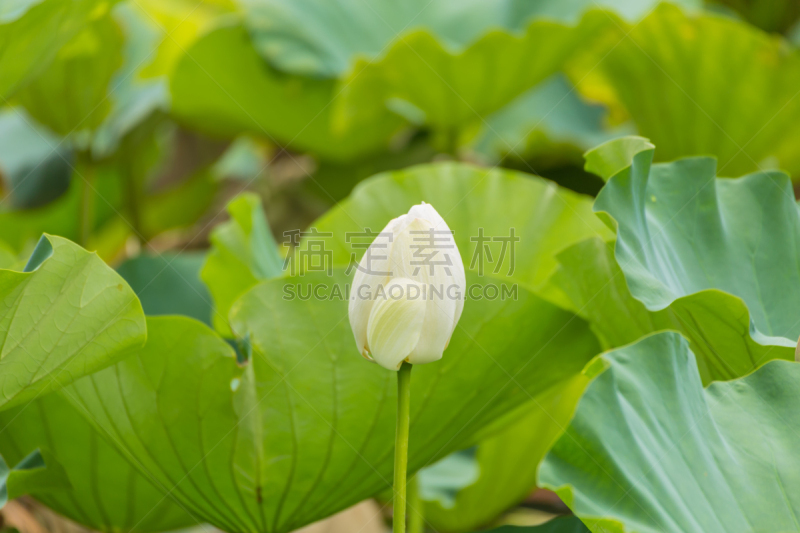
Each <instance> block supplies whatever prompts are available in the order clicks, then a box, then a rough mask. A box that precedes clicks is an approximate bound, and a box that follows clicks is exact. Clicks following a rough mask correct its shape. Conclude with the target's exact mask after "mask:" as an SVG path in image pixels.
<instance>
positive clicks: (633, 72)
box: [575, 5, 800, 176]
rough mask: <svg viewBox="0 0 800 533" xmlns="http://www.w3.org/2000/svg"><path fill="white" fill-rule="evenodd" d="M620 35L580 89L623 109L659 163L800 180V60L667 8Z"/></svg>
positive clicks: (763, 41) (617, 30)
mask: <svg viewBox="0 0 800 533" xmlns="http://www.w3.org/2000/svg"><path fill="white" fill-rule="evenodd" d="M612 33H613V35H609V36H608V42H607V46H596V47H594V48H593V49H592V50H590V51H588V53H589V57H587V58H586V60H585V62H581V63H582V64H584V65H585V69H578V70H577V71H576V72H575V74H576V83H577V86H578V89H579V90H582V91H584V92H586V93H589V94H591V95H592V96H596V97H598V98H602V99H606V98H610V99H611V101H613V102H618V103H621V104H622V105H623V106H624V108H625V109H626V110H627V112H628V113H629V114H630V116H631V118H632V119H633V121H634V122H635V123H636V125H637V126H638V128H639V132H640V133H641V134H642V135H644V136H645V137H648V138H650V139H651V140H652V141H653V143H654V144H655V145H656V146H658V152H657V154H656V157H657V158H658V160H659V161H671V160H674V159H677V158H679V157H684V156H690V155H714V156H716V157H717V158H718V160H719V165H720V173H721V174H722V175H725V176H731V175H733V176H736V175H741V174H744V173H747V172H752V171H754V170H757V169H759V168H776V167H778V166H780V167H781V168H784V169H787V170H788V171H789V172H790V173H792V174H795V173H797V172H798V171H800V155H798V151H797V150H796V149H795V147H796V145H797V142H798V139H800V128H798V124H800V98H795V96H796V94H797V88H798V87H800V52H797V51H796V50H794V49H791V48H789V47H788V45H787V43H786V42H785V41H783V40H782V38H780V37H776V36H771V35H768V34H766V33H764V32H762V31H761V30H758V29H756V28H753V27H752V26H749V25H747V24H745V23H742V22H740V21H736V20H733V19H731V18H728V17H722V16H719V15H711V14H703V15H686V14H683V13H682V12H681V11H680V10H679V9H677V8H675V7H672V6H668V5H662V6H660V7H659V8H658V9H656V10H655V11H654V12H653V13H652V14H651V15H650V16H648V17H647V18H645V19H644V20H643V21H642V22H641V23H639V24H636V25H635V26H632V27H626V26H623V25H621V26H618V27H614V28H613V30H612ZM620 34H622V35H625V34H627V36H626V38H624V39H622V40H620ZM595 67H596V68H595ZM578 80H581V81H578ZM767 95H768V96H767Z"/></svg>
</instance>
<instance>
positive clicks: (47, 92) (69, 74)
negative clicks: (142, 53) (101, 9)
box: [16, 14, 122, 136]
mask: <svg viewBox="0 0 800 533" xmlns="http://www.w3.org/2000/svg"><path fill="white" fill-rule="evenodd" d="M121 65H122V34H121V32H120V30H119V27H118V26H117V24H116V22H115V21H114V19H113V18H112V17H111V15H110V14H106V15H104V16H102V17H99V18H97V19H96V20H93V21H92V22H91V23H90V24H87V25H86V27H84V28H83V29H82V30H81V31H80V32H79V33H78V34H76V35H75V36H74V37H73V38H72V39H71V40H70V41H69V42H67V43H66V44H64V46H62V47H61V48H60V49H59V51H58V53H57V54H56V56H55V58H54V59H53V61H52V62H51V63H50V64H49V65H48V66H47V68H46V69H45V70H43V71H42V72H41V73H40V74H39V75H38V76H37V77H36V79H35V80H33V81H32V82H30V83H28V84H27V85H26V86H25V87H24V88H23V89H21V90H20V91H18V92H17V95H16V98H17V100H19V102H20V103H21V104H22V105H23V106H25V108H26V109H27V110H28V112H29V113H30V114H31V116H33V117H34V118H35V119H36V120H37V121H38V122H40V123H42V124H44V125H46V126H47V127H49V128H50V129H51V130H53V131H54V132H56V133H58V134H59V135H64V136H66V135H70V134H73V133H75V132H77V131H81V130H94V129H95V128H96V127H97V126H99V125H100V123H101V122H102V121H103V119H104V118H105V116H106V114H107V113H108V111H109V109H110V106H111V102H110V101H109V100H108V99H107V98H106V94H107V93H108V86H109V83H110V81H111V77H112V76H113V74H114V72H115V71H116V70H117V69H118V68H119V67H120V66H121ZM63 95H70V98H69V104H68V105H65V102H64V100H63Z"/></svg>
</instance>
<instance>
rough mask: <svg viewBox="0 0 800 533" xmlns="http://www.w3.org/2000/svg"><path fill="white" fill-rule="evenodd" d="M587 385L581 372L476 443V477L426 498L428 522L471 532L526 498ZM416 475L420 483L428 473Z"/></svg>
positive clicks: (444, 528)
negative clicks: (453, 490)
mask: <svg viewBox="0 0 800 533" xmlns="http://www.w3.org/2000/svg"><path fill="white" fill-rule="evenodd" d="M586 384H587V379H586V377H585V376H583V375H582V374H579V375H576V376H574V377H573V378H572V380H571V381H570V382H569V384H567V385H566V386H560V387H556V388H554V389H553V390H550V391H547V392H545V393H543V394H541V395H540V397H537V398H536V399H534V400H532V401H530V402H528V404H527V405H526V406H524V415H522V418H520V419H519V420H518V421H517V422H514V423H513V424H512V425H511V426H509V427H507V428H505V429H503V430H502V431H500V432H498V433H496V434H494V435H493V436H492V437H490V438H488V439H485V440H483V441H482V442H480V443H479V444H478V446H477V450H476V452H475V458H474V461H475V468H476V469H477V471H478V474H477V477H475V479H474V480H473V481H472V483H468V484H467V485H466V486H463V487H461V488H460V490H458V491H457V492H456V494H455V496H454V497H451V498H448V499H447V500H445V501H442V500H441V499H432V500H430V501H427V502H426V504H425V520H426V521H427V523H428V524H430V525H432V526H433V528H434V529H435V530H436V531H441V532H445V531H447V532H450V531H474V530H476V529H478V528H479V527H480V526H485V525H486V524H490V523H492V522H493V521H494V520H495V519H496V518H497V517H498V516H500V515H501V514H502V513H503V512H505V511H507V510H509V509H511V508H512V507H514V506H515V505H516V504H518V503H519V502H521V501H522V500H524V499H525V497H526V496H527V495H528V494H530V493H531V491H533V489H534V488H535V486H536V472H537V470H538V467H539V463H540V462H541V460H542V459H543V458H544V456H545V454H546V453H547V452H548V451H549V450H550V447H551V446H552V444H553V442H554V441H555V439H556V438H557V437H558V436H560V434H561V432H562V424H564V423H565V422H566V421H567V420H569V419H570V417H571V416H572V413H573V411H574V409H575V405H576V404H577V402H578V399H579V398H580V397H581V394H582V393H583V390H584V388H585V387H586ZM553 421H558V423H553ZM448 459H449V458H446V459H444V461H447V460H448ZM436 466H437V465H433V466H432V467H430V468H431V469H433V468H436ZM418 476H420V484H421V486H423V487H424V485H425V479H426V476H424V475H423V474H422V473H420V474H418ZM423 497H424V493H423ZM425 499H427V498H425Z"/></svg>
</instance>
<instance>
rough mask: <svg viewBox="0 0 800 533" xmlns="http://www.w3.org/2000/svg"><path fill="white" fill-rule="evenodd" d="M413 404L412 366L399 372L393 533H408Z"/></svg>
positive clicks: (404, 365) (404, 366)
mask: <svg viewBox="0 0 800 533" xmlns="http://www.w3.org/2000/svg"><path fill="white" fill-rule="evenodd" d="M410 404H411V365H410V364H409V363H403V365H402V366H401V367H400V370H399V371H398V372H397V429H396V432H395V440H394V513H393V515H392V518H393V527H392V531H393V533H406V477H407V471H408V419H409V407H410Z"/></svg>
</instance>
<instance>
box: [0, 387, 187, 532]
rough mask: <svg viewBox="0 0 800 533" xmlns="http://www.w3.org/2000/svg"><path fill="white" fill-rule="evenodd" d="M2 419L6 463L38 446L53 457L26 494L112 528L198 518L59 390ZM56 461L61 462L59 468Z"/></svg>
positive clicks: (153, 527) (137, 528)
mask: <svg viewBox="0 0 800 533" xmlns="http://www.w3.org/2000/svg"><path fill="white" fill-rule="evenodd" d="M0 424H2V427H3V428H4V429H3V431H2V432H0V453H2V455H3V458H4V459H6V460H7V461H9V462H12V463H13V462H16V461H20V460H22V458H24V457H26V456H27V455H28V454H29V453H31V452H30V451H31V450H38V449H42V450H45V451H46V454H47V455H49V457H46V461H45V462H46V463H47V468H46V469H44V470H43V471H42V472H40V473H39V476H40V479H39V483H38V484H37V485H36V486H31V487H28V488H27V490H26V491H25V493H26V494H30V495H31V496H33V497H34V498H36V499H37V500H39V501H41V502H42V503H44V504H45V505H47V506H48V507H49V508H51V509H53V510H54V511H56V512H58V513H60V514H62V515H64V516H67V517H68V518H70V519H71V520H74V521H76V522H78V523H80V524H82V525H84V526H86V527H88V528H91V529H93V530H98V531H105V532H109V533H111V532H150V531H169V530H172V529H178V528H181V527H186V526H190V525H194V524H196V523H197V521H196V520H194V519H193V518H192V517H191V516H190V515H189V514H188V513H186V512H185V511H184V510H183V509H182V508H181V507H180V506H178V505H177V504H176V503H175V502H174V501H173V500H172V498H171V497H170V495H169V494H168V491H167V489H164V488H163V487H162V488H157V487H156V486H155V485H153V484H152V483H151V482H150V481H149V480H148V479H147V478H146V477H145V476H143V475H141V474H140V473H139V472H138V471H137V470H136V469H135V468H134V467H133V466H132V465H131V463H130V462H128V460H127V459H125V457H123V456H122V455H121V454H120V453H119V452H118V451H117V450H116V449H115V448H114V447H113V446H111V445H110V444H109V443H108V442H106V440H105V439H104V438H103V437H102V435H101V433H100V432H98V431H97V430H96V429H95V428H94V427H93V426H92V425H91V424H89V422H87V421H86V420H85V419H84V417H83V416H81V413H80V412H79V411H78V409H77V408H76V407H73V406H72V405H71V404H70V403H69V402H68V401H67V400H65V399H64V398H63V397H61V395H60V394H59V393H52V394H48V395H45V396H43V397H41V398H39V399H37V400H35V401H34V402H32V403H31V404H29V405H23V406H19V407H15V408H12V409H7V410H5V411H2V412H0ZM50 458H52V459H53V460H52V461H51V460H50ZM53 464H57V465H58V466H59V468H58V469H56V470H55V471H54V470H53ZM65 481H66V482H65Z"/></svg>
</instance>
